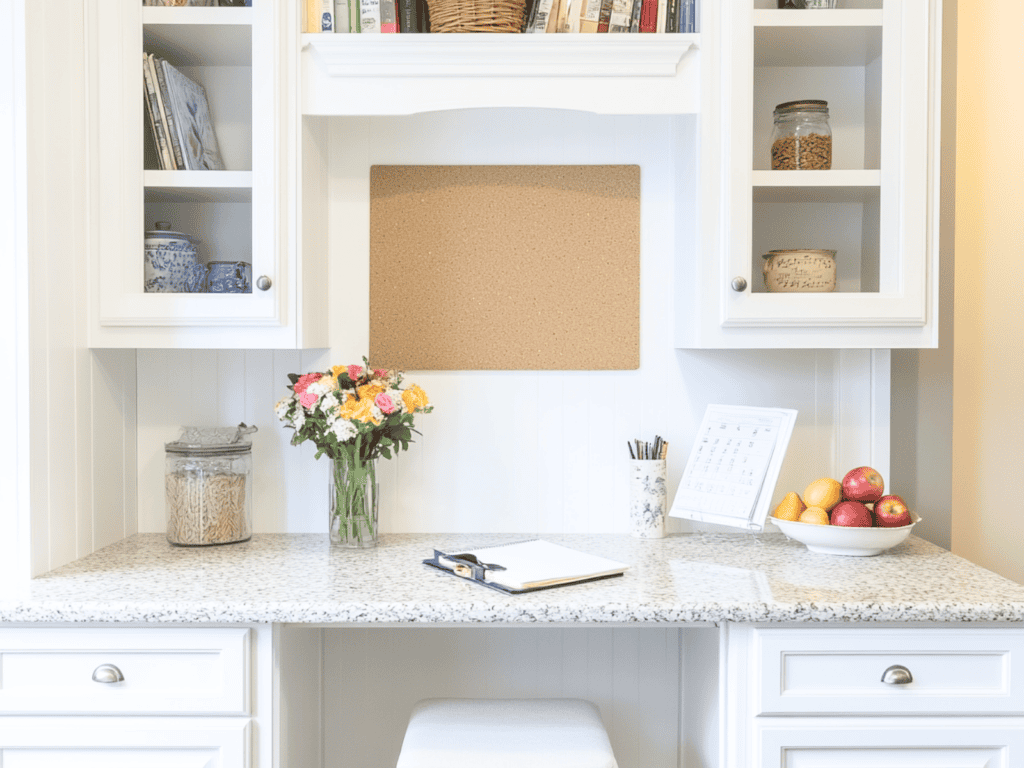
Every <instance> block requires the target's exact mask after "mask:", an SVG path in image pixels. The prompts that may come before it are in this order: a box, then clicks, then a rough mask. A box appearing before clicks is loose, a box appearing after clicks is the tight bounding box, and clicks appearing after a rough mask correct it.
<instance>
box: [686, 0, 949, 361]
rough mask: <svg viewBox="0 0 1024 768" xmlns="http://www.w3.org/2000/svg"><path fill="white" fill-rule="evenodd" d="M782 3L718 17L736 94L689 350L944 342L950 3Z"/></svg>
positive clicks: (713, 80)
mask: <svg viewBox="0 0 1024 768" xmlns="http://www.w3.org/2000/svg"><path fill="white" fill-rule="evenodd" d="M801 4H802V3H801ZM778 5H779V4H778V2H777V0H743V1H742V2H730V3H721V4H717V3H716V4H709V3H705V4H704V6H703V7H704V9H705V16H704V23H705V26H704V34H705V35H706V36H707V35H713V36H714V37H713V38H712V39H707V40H706V41H705V46H704V52H705V53H708V54H710V55H708V56H707V58H706V59H705V61H704V63H705V64H706V65H707V67H706V70H705V73H704V76H705V80H704V83H705V85H710V86H712V87H713V88H714V89H715V91H716V92H717V93H718V94H720V100H719V102H718V103H717V104H713V105H712V106H711V109H708V110H706V111H705V113H704V115H703V118H704V119H703V122H702V130H703V133H702V154H701V163H702V171H701V173H702V182H701V184H702V187H701V189H702V195H701V206H702V207H703V208H704V211H705V215H703V216H702V222H703V228H702V230H701V233H700V237H699V244H698V245H697V246H696V248H695V260H696V266H695V269H694V272H696V274H697V275H698V279H697V280H694V281H693V282H692V283H691V284H690V285H687V284H686V281H685V280H680V279H679V278H678V277H677V281H678V282H679V285H680V290H679V291H677V299H678V300H679V303H680V306H678V307H677V338H678V340H679V346H683V347H862V348H864V347H872V348H877V347H930V346H935V345H936V343H937V312H938V307H937V278H938V275H937V269H938V247H939V243H938V237H937V232H938V228H937V217H936V214H935V211H936V206H937V204H938V184H939V179H938V161H937V158H938V153H939V147H938V125H939V100H938V96H939V82H938V72H939V64H940V61H939V57H940V51H939V45H938V41H939V11H938V3H937V2H934V1H933V0H899V2H897V1H896V0H836V2H835V3H834V5H835V6H836V7H834V8H809V7H808V8H779V7H778ZM808 5H809V4H808ZM709 48H711V49H712V50H711V51H709V50H708V49H709ZM705 103H708V102H705ZM715 124H717V126H718V127H719V129H720V130H719V131H718V132H717V133H716V132H715V130H714V125H715ZM718 159H720V160H721V162H716V161H717V160H718ZM719 205H720V206H721V207H720V208H719V207H718V206H719Z"/></svg>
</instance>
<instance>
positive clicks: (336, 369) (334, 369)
mask: <svg viewBox="0 0 1024 768" xmlns="http://www.w3.org/2000/svg"><path fill="white" fill-rule="evenodd" d="M343 373H348V369H347V367H346V366H344V365H332V366H331V376H333V377H334V380H335V381H337V380H338V377H339V376H341V374H343Z"/></svg>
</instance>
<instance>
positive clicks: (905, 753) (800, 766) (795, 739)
mask: <svg viewBox="0 0 1024 768" xmlns="http://www.w3.org/2000/svg"><path fill="white" fill-rule="evenodd" d="M1020 727H1021V721H1019V720H1018V721H1015V722H1013V723H997V722H992V721H985V722H981V723H974V724H950V723H949V722H943V721H941V720H930V721H923V722H920V721H913V722H909V723H907V722H902V723H893V722H892V721H891V720H889V719H887V720H886V721H885V722H882V723H879V722H877V721H871V720H865V719H862V720H860V721H859V722H857V723H855V724H854V723H850V724H843V725H837V726H828V725H825V726H822V725H818V724H813V723H802V724H792V725H788V726H776V725H774V724H767V725H764V726H763V727H760V728H758V732H757V736H756V738H757V754H756V758H755V760H754V762H753V763H751V765H753V766H756V768H890V767H891V766H899V767H900V768H1011V767H1012V766H1015V765H1017V764H1018V763H1019V761H1020V754H1021V750H1022V749H1024V735H1022V733H1021V730H1020Z"/></svg>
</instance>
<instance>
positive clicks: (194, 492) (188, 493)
mask: <svg viewBox="0 0 1024 768" xmlns="http://www.w3.org/2000/svg"><path fill="white" fill-rule="evenodd" d="M255 431H256V427H248V426H246V425H245V424H239V425H238V426H237V427H228V428H222V427H184V428H182V433H181V437H179V438H178V439H177V440H176V441H174V442H172V443H166V444H165V445H164V448H165V449H166V451H167V456H166V459H165V475H164V488H165V490H166V499H167V540H168V541H169V542H171V544H178V545H180V546H186V547H199V546H206V545H209V544H232V543H234V542H238V541H248V540H249V539H250V538H252V442H251V441H250V439H249V435H250V434H252V433H253V432H255Z"/></svg>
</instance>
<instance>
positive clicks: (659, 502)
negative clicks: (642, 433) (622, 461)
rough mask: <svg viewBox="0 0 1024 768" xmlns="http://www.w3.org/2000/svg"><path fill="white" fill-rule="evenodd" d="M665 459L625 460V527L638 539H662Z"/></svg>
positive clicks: (663, 527) (663, 530) (663, 531)
mask: <svg viewBox="0 0 1024 768" xmlns="http://www.w3.org/2000/svg"><path fill="white" fill-rule="evenodd" d="M665 463H666V462H665V459H630V460H629V526H630V533H632V534H633V535H634V536H636V537H637V538H638V539H660V538H662V537H663V536H664V535H665Z"/></svg>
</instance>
